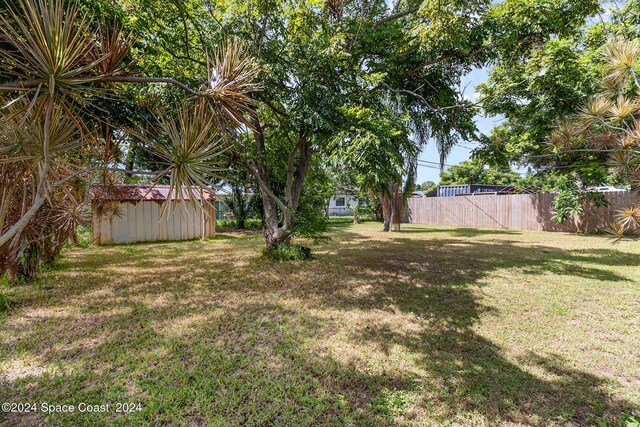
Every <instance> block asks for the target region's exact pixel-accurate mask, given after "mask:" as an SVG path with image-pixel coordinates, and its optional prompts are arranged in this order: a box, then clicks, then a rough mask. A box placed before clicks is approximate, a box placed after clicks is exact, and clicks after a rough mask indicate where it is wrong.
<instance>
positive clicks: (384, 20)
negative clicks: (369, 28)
mask: <svg viewBox="0 0 640 427" xmlns="http://www.w3.org/2000/svg"><path fill="white" fill-rule="evenodd" d="M420 6H422V1H420V2H419V3H418V4H416V5H415V6H413V7H410V8H409V9H407V10H404V11H402V12H398V13H394V14H393V15H389V16H385V17H384V18H382V19H380V20H379V21H377V22H376V23H375V24H374V25H373V26H374V27H378V26H380V25H382V24H386V23H387V22H390V21H395V20H396V19H400V18H404V17H405V16H407V15H411V14H412V13H415V12H417V11H418V10H420Z"/></svg>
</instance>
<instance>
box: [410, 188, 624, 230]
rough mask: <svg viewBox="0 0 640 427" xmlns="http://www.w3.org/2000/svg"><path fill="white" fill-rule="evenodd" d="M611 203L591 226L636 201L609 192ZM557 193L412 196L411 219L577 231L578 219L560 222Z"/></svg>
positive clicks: (598, 212)
mask: <svg viewBox="0 0 640 427" xmlns="http://www.w3.org/2000/svg"><path fill="white" fill-rule="evenodd" d="M605 196H606V197H607V200H609V203H610V206H608V207H605V208H598V209H596V210H595V211H594V214H593V215H591V216H590V217H589V219H588V229H589V230H594V229H597V228H605V227H608V226H609V225H610V224H611V222H612V221H613V219H614V215H615V211H616V210H618V209H620V208H623V207H626V206H629V205H631V204H632V203H633V196H632V195H631V193H630V192H628V191H612V192H608V193H605ZM553 198H554V195H553V194H548V193H546V194H515V195H493V194H492V195H477V196H457V197H411V198H409V199H408V209H407V214H406V217H407V220H408V222H409V223H413V224H429V225H436V226H437V225H442V226H455V227H478V228H503V229H513V230H537V231H565V232H574V231H577V228H576V224H575V222H574V221H567V222H565V223H564V224H557V223H555V222H554V221H553V220H552V219H551V218H552V216H553Z"/></svg>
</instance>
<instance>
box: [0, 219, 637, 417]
mask: <svg viewBox="0 0 640 427" xmlns="http://www.w3.org/2000/svg"><path fill="white" fill-rule="evenodd" d="M380 227H381V226H380V224H375V223H367V224H364V225H358V226H353V225H348V224H339V225H334V226H333V229H332V230H333V231H332V233H331V236H332V240H331V241H330V242H327V243H323V244H321V245H319V246H316V247H314V253H315V255H316V258H315V259H314V260H312V261H296V262H289V263H271V262H269V261H267V260H265V259H263V258H262V257H261V248H262V245H263V239H262V237H261V236H259V235H241V234H221V235H219V236H218V237H217V238H216V239H214V240H210V241H193V242H178V243H161V244H139V245H130V246H114V247H89V248H77V249H73V250H69V251H67V252H65V254H64V256H63V258H62V260H61V261H60V263H59V264H58V265H57V266H56V267H55V269H54V270H53V271H51V272H49V273H46V274H45V275H44V277H43V279H42V280H41V281H40V283H39V284H38V285H36V286H34V285H21V286H15V287H12V288H10V289H8V290H7V291H6V292H7V294H8V296H9V300H10V303H11V309H10V310H9V311H8V312H6V313H5V314H4V315H3V317H2V319H1V320H0V341H1V344H0V400H1V401H9V402H35V403H37V404H38V405H40V403H41V402H48V403H50V404H58V405H60V404H78V403H80V402H84V403H91V404H107V403H109V404H110V405H111V407H110V410H111V412H109V413H106V414H95V413H78V412H74V413H70V414H69V413H66V414H65V413H56V414H51V415H47V414H44V413H42V412H41V411H40V407H39V408H38V412H36V413H30V414H12V413H0V424H2V425H7V426H8V425H11V426H14V425H25V426H27V425H28V426H30V425H37V424H40V423H49V424H55V425H70V426H71V425H73V426H78V425H105V424H107V425H111V424H113V425H130V426H137V425H145V424H149V423H151V424H154V425H194V426H197V425H219V426H244V425H248V426H252V425H253V426H256V425H273V426H304V425H331V426H334V425H354V426H355V425H358V426H385V425H400V426H429V425H459V426H467V425H478V426H496V425H505V426H519V425H535V426H546V425H588V424H589V423H591V422H594V421H595V420H597V419H599V418H600V417H604V418H608V419H611V418H615V417H617V416H618V415H619V414H620V413H621V412H622V411H625V410H630V409H632V408H638V407H640V341H639V339H640V338H639V337H640V245H639V244H637V243H631V242H622V243H620V244H618V245H612V244H611V242H610V240H608V239H607V238H605V237H582V236H573V235H566V234H555V233H554V234H552V233H534V232H517V231H500V230H474V229H456V228H438V229H434V228H428V227H425V226H403V231H402V232H400V233H387V234H383V233H381V232H379V231H378V230H379V229H380ZM117 402H131V403H135V404H138V403H139V404H140V406H139V407H134V408H133V409H134V411H133V412H131V413H128V414H119V413H116V412H114V410H115V406H114V405H115V404H116V403H117ZM139 408H140V409H141V410H139V411H138V409H139Z"/></svg>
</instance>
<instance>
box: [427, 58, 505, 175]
mask: <svg viewBox="0 0 640 427" xmlns="http://www.w3.org/2000/svg"><path fill="white" fill-rule="evenodd" d="M488 77H489V75H488V70H487V69H485V68H481V69H476V70H473V71H471V72H470V73H469V74H468V75H466V76H465V77H464V78H463V79H462V84H461V86H462V88H463V89H464V92H463V93H464V96H465V98H467V99H470V100H472V101H475V100H476V97H477V96H476V86H477V85H479V84H480V83H484V82H486V81H487V79H488ZM500 121H501V118H500V117H484V116H481V115H478V116H476V117H475V122H476V126H477V127H478V130H479V131H480V132H482V133H484V134H486V135H488V134H489V133H491V129H493V128H494V127H495V126H497V125H498V124H499V123H500ZM477 146H478V144H477V143H475V142H463V143H462V144H460V145H457V146H456V147H454V148H453V150H451V153H450V154H449V157H448V158H447V160H446V162H445V163H446V164H448V165H454V164H456V163H460V162H461V161H463V160H468V159H469V158H470V155H471V151H473V149H474V148H476V147H477ZM439 158H440V156H439V154H438V149H437V148H436V145H435V144H434V143H433V142H430V143H429V144H427V146H426V147H425V148H424V150H423V151H422V154H420V160H425V161H428V162H435V163H438V161H439ZM439 180H440V168H439V167H438V166H435V165H434V167H427V166H423V165H418V178H417V180H416V182H417V183H419V184H421V183H423V182H425V181H434V182H438V181H439Z"/></svg>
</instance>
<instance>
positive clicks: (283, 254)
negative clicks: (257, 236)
mask: <svg viewBox="0 0 640 427" xmlns="http://www.w3.org/2000/svg"><path fill="white" fill-rule="evenodd" d="M264 255H265V256H266V257H267V258H270V259H272V260H275V261H296V260H305V259H311V248H308V247H306V246H301V245H279V246H278V247H276V248H275V249H274V250H272V251H267V250H266V249H265V250H264Z"/></svg>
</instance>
